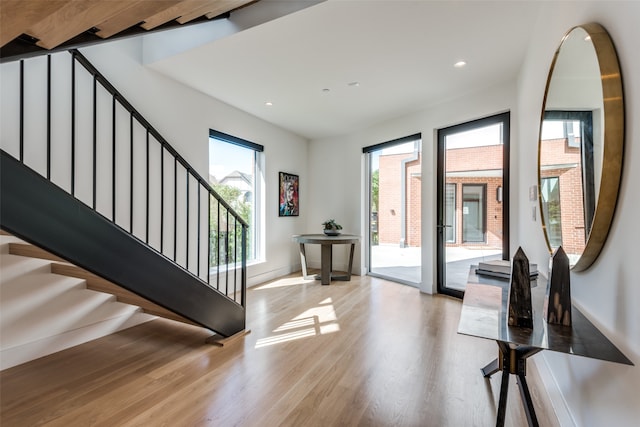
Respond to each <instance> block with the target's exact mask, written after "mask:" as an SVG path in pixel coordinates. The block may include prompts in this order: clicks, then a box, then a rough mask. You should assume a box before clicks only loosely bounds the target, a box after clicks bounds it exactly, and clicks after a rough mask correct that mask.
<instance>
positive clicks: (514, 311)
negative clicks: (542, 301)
mask: <svg viewBox="0 0 640 427" xmlns="http://www.w3.org/2000/svg"><path fill="white" fill-rule="evenodd" d="M509 326H521V327H523V328H533V310H532V308H531V278H530V277H529V260H528V259H527V256H526V255H525V254H524V251H523V250H522V248H518V250H517V251H516V254H515V255H514V256H513V260H512V261H511V285H510V286H509Z"/></svg>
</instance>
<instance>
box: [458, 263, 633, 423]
mask: <svg viewBox="0 0 640 427" xmlns="http://www.w3.org/2000/svg"><path fill="white" fill-rule="evenodd" d="M476 268H477V267H476V266H471V271H470V272H469V279H468V283H467V287H466V290H465V293H464V299H463V301H462V311H461V313H460V322H459V324H458V333H459V334H464V335H471V336H475V337H480V338H486V339H491V340H495V341H496V342H497V343H498V358H497V359H495V360H494V361H492V362H491V363H489V364H488V365H487V366H485V367H484V368H482V374H483V375H484V376H485V377H490V376H491V375H493V374H495V373H496V372H498V371H502V382H501V385H500V401H499V405H498V414H497V420H496V426H503V425H504V418H505V413H506V412H505V411H506V403H507V391H508V387H509V375H510V374H513V375H517V377H518V386H519V388H520V395H521V397H522V401H523V405H524V410H525V414H526V416H527V421H528V423H529V426H538V420H537V418H536V414H535V409H534V407H533V402H532V400H531V395H530V393H529V388H528V386H527V381H526V379H525V375H526V363H527V359H528V358H529V357H531V356H533V355H534V354H536V353H538V352H540V351H542V350H551V351H557V352H561V353H567V354H575V355H578V356H584V357H590V358H593V359H600V360H606V361H609V362H615V363H623V364H626V365H633V363H632V362H631V361H630V360H629V359H628V358H627V357H626V356H625V355H624V354H622V352H621V351H620V350H618V348H617V347H616V346H615V345H614V344H613V343H612V342H611V341H609V340H608V339H607V337H605V336H604V335H603V334H602V333H601V332H600V331H599V330H598V328H596V327H595V325H593V323H591V322H590V321H589V319H587V318H586V317H585V316H584V315H583V314H582V313H581V312H580V310H578V309H577V308H576V307H575V306H573V307H572V313H571V318H572V325H571V326H562V325H555V324H548V323H547V322H546V321H544V319H543V316H542V308H543V304H544V297H545V294H546V287H547V284H546V279H544V278H542V277H541V276H538V278H537V279H533V280H532V283H531V285H532V289H531V304H532V308H533V317H534V325H533V329H528V328H522V327H515V326H509V325H508V323H507V317H508V314H509V310H508V305H507V301H508V294H509V284H510V283H509V281H508V280H502V279H497V278H492V277H487V276H480V275H477V274H476V273H475V269H476Z"/></svg>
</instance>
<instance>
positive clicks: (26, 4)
mask: <svg viewBox="0 0 640 427" xmlns="http://www.w3.org/2000/svg"><path fill="white" fill-rule="evenodd" d="M71 1H72V0H0V46H4V45H6V44H7V43H9V42H10V41H12V40H14V39H15V38H17V37H19V36H20V35H22V34H23V33H25V32H26V29H27V28H32V27H34V26H36V25H37V24H38V23H39V22H41V21H42V20H43V19H45V18H46V17H47V16H49V15H51V14H53V13H55V11H56V10H58V9H60V8H62V7H64V6H65V4H67V3H69V2H71Z"/></svg>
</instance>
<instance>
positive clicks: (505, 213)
mask: <svg viewBox="0 0 640 427" xmlns="http://www.w3.org/2000/svg"><path fill="white" fill-rule="evenodd" d="M510 118H511V113H510V112H508V111H507V112H505V113H500V114H496V115H493V116H489V117H485V118H482V119H477V120H472V121H469V122H465V123H461V124H458V125H453V126H449V127H446V128H442V129H438V163H437V177H436V186H437V188H436V203H437V216H436V221H437V223H436V235H437V248H436V263H437V264H436V265H437V267H436V270H437V291H438V293H440V294H445V295H450V296H453V297H456V298H462V297H463V296H464V292H463V291H460V290H458V289H451V288H447V287H446V286H445V285H446V259H445V247H446V246H445V245H446V242H445V232H444V230H445V228H444V227H445V216H444V214H445V203H444V202H445V200H444V197H445V176H444V174H445V167H446V164H445V151H446V147H445V138H446V137H447V136H448V135H450V134H454V133H459V132H465V131H468V130H473V129H476V128H479V127H484V126H490V125H493V124H498V123H500V124H502V125H503V126H502V143H503V145H502V149H503V152H502V154H503V157H502V195H503V196H502V258H503V259H508V258H509V181H510V179H509V176H510V173H509V153H510V148H509V146H510V139H511V138H510V137H511V126H510Z"/></svg>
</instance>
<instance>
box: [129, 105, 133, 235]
mask: <svg viewBox="0 0 640 427" xmlns="http://www.w3.org/2000/svg"><path fill="white" fill-rule="evenodd" d="M129 154H130V157H129V233H131V234H133V112H131V113H130V114H129Z"/></svg>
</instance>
